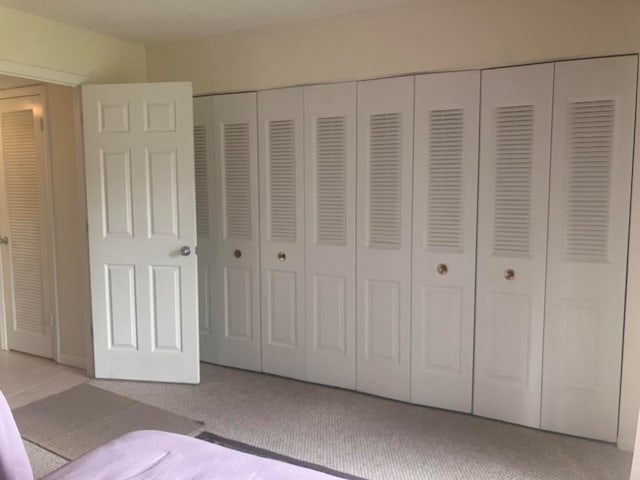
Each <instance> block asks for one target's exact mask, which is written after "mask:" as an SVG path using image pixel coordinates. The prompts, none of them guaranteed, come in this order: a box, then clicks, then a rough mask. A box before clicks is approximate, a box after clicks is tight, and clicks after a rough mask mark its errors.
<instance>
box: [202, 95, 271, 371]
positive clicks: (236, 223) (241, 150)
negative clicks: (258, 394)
mask: <svg viewBox="0 0 640 480" xmlns="http://www.w3.org/2000/svg"><path fill="white" fill-rule="evenodd" d="M213 125H214V131H213V139H214V146H215V148H214V154H213V172H214V177H215V178H214V184H213V185H214V188H213V189H212V190H211V191H210V193H209V194H210V195H211V196H212V197H214V199H215V207H216V218H217V224H216V231H215V232H214V234H215V236H216V244H217V248H216V252H215V255H216V268H215V275H214V278H213V284H214V286H215V287H214V295H213V311H214V326H215V329H214V331H215V342H216V345H217V348H216V351H217V358H216V360H215V361H216V363H220V364H222V365H228V366H232V367H237V368H244V369H248V370H260V256H259V252H260V231H259V211H258V132H257V107H256V94H255V93H243V94H237V95H219V96H215V97H213Z"/></svg>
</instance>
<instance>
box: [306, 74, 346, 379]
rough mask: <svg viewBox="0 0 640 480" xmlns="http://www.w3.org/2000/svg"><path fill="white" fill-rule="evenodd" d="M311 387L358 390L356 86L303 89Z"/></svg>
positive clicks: (308, 374)
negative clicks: (317, 384) (316, 383)
mask: <svg viewBox="0 0 640 480" xmlns="http://www.w3.org/2000/svg"><path fill="white" fill-rule="evenodd" d="M304 127H305V197H306V200H305V206H306V215H305V228H306V233H305V238H306V251H305V256H306V265H305V269H306V309H307V314H306V318H307V322H308V327H307V379H308V380H310V381H312V382H318V383H323V384H327V385H336V386H339V387H342V388H350V389H354V388H355V387H356V338H355V335H356V84H355V83H340V84H334V85H317V86H313V87H305V88H304Z"/></svg>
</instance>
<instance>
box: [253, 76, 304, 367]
mask: <svg viewBox="0 0 640 480" xmlns="http://www.w3.org/2000/svg"><path fill="white" fill-rule="evenodd" d="M303 108H304V104H303V89H302V88H301V87H300V88H285V89H281V90H268V91H264V92H258V126H259V127H258V128H259V132H258V138H259V140H258V141H259V157H260V209H261V211H260V222H261V225H260V238H261V242H260V257H261V277H262V278H261V291H262V296H261V309H262V369H263V370H264V371H265V372H269V373H275V374H277V375H283V376H286V377H293V378H299V379H305V378H306V369H307V368H306V333H305V308H304V295H305V290H304V143H303V136H304V131H303V117H304V114H303Z"/></svg>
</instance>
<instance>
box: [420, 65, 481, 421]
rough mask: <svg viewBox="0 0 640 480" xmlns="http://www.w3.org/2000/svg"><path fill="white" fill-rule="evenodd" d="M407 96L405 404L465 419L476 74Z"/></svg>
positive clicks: (442, 80)
mask: <svg viewBox="0 0 640 480" xmlns="http://www.w3.org/2000/svg"><path fill="white" fill-rule="evenodd" d="M415 88H416V102H415V109H416V112H415V134H414V139H415V140H414V164H413V249H412V252H413V253H412V255H413V261H412V267H413V268H412V270H413V282H412V284H413V287H412V288H413V295H412V301H413V312H412V329H411V339H412V346H411V352H412V362H411V365H412V366H411V401H412V402H414V403H421V404H424V405H430V406H434V407H440V408H447V409H451V410H460V411H464V412H470V411H471V391H472V376H473V329H474V309H475V268H476V205H477V185H478V129H479V122H480V119H479V117H478V116H479V108H480V72H458V73H439V74H432V75H420V76H417V77H416V87H415Z"/></svg>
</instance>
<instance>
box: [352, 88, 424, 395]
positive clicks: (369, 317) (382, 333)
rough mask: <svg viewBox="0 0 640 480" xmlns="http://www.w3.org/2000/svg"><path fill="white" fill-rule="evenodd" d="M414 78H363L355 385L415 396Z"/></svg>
mask: <svg viewBox="0 0 640 480" xmlns="http://www.w3.org/2000/svg"><path fill="white" fill-rule="evenodd" d="M413 82H414V78H413V77H399V78H392V79H384V80H372V81H367V82H360V83H358V192H357V195H358V220H357V225H358V232H357V275H358V279H357V347H358V354H357V389H358V390H360V391H363V392H368V393H373V394H376V395H381V396H384V397H390V398H395V399H398V400H404V401H408V400H409V399H410V370H409V369H410V360H411V356H410V328H411V206H412V205H411V203H412V200H411V190H412V164H413V153H412V151H413V100H414V99H413Z"/></svg>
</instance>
